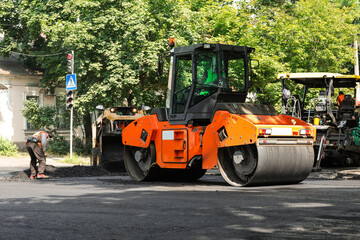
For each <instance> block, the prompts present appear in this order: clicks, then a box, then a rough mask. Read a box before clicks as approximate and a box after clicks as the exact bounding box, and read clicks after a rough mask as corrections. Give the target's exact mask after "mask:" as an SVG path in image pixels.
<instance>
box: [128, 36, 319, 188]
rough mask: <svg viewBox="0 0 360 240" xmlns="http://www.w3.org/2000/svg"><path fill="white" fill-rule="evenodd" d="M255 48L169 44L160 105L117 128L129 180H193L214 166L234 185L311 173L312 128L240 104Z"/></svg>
mask: <svg viewBox="0 0 360 240" xmlns="http://www.w3.org/2000/svg"><path fill="white" fill-rule="evenodd" d="M170 43H171V45H173V42H172V41H170ZM254 51H255V49H254V48H251V47H247V46H234V45H224V44H208V43H200V44H193V45H189V46H181V47H176V48H172V49H171V51H170V70H169V81H168V94H167V102H166V108H155V109H153V110H152V113H151V114H150V115H147V116H144V117H141V118H139V119H137V120H135V121H133V122H132V123H130V124H129V125H128V126H127V127H126V128H125V129H124V130H123V135H122V136H123V139H122V141H123V144H124V162H125V167H126V170H127V172H128V174H129V175H130V177H131V178H132V179H133V180H135V181H145V180H152V179H162V180H164V179H165V180H166V179H172V178H177V179H178V180H184V181H185V180H186V181H191V180H196V179H199V178H201V177H202V176H203V175H204V174H205V173H206V170H207V169H212V168H214V167H216V166H217V167H218V168H219V170H220V173H221V175H222V177H223V178H224V179H225V181H226V182H227V183H229V184H230V185H233V186H254V185H270V184H292V183H299V182H301V181H303V180H304V179H305V178H306V177H307V176H308V175H309V173H310V172H311V170H312V167H313V163H314V150H313V143H314V140H315V137H316V136H315V135H316V132H315V128H314V127H313V126H312V125H310V124H308V123H306V122H304V121H302V120H300V119H297V118H294V117H291V116H287V115H279V114H278V113H277V112H276V110H275V109H274V108H273V107H272V106H270V105H264V104H255V103H247V102H246V101H245V100H246V97H247V93H248V89H249V86H250V71H251V62H252V61H251V58H250V56H251V54H252V53H253V52H254ZM161 67H162V64H161V62H160V61H159V68H160V69H161ZM159 72H161V71H159Z"/></svg>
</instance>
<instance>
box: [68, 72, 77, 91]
mask: <svg viewBox="0 0 360 240" xmlns="http://www.w3.org/2000/svg"><path fill="white" fill-rule="evenodd" d="M76 89H77V86H76V74H68V75H66V90H76Z"/></svg>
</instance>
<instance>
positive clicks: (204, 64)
mask: <svg viewBox="0 0 360 240" xmlns="http://www.w3.org/2000/svg"><path fill="white" fill-rule="evenodd" d="M219 88H222V89H226V90H228V91H236V92H242V91H245V90H246V89H245V61H244V54H242V53H236V52H231V53H230V52H217V53H214V52H208V53H207V52H201V53H198V54H197V55H196V86H195V93H194V97H193V99H192V101H191V105H195V104H197V103H198V102H200V101H202V100H203V99H205V98H207V97H208V96H211V95H212V94H214V93H216V92H217V91H218V89H219Z"/></svg>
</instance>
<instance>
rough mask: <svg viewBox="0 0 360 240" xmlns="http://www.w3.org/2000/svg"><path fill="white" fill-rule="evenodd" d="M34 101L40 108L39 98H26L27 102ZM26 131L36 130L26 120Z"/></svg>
mask: <svg viewBox="0 0 360 240" xmlns="http://www.w3.org/2000/svg"><path fill="white" fill-rule="evenodd" d="M32 99H34V100H35V102H36V103H37V105H38V106H39V96H26V101H29V100H32ZM26 130H36V129H35V128H34V127H33V126H32V125H31V124H30V123H29V122H28V121H27V120H26Z"/></svg>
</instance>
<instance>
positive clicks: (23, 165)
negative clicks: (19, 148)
mask: <svg viewBox="0 0 360 240" xmlns="http://www.w3.org/2000/svg"><path fill="white" fill-rule="evenodd" d="M60 159H61V158H55V157H51V156H50V157H47V158H46V165H52V166H54V167H69V166H74V164H68V163H61V162H59V160H60ZM29 167H30V157H29V155H27V154H19V155H18V156H16V157H6V156H0V178H8V177H11V176H12V173H14V172H18V171H25V170H27V169H29Z"/></svg>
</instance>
